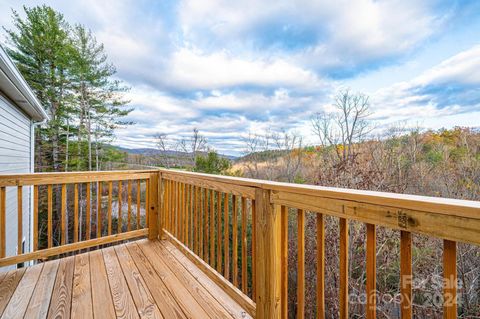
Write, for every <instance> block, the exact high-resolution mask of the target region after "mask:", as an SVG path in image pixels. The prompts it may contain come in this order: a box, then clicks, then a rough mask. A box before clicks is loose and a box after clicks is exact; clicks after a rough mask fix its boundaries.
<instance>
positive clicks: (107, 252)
mask: <svg viewBox="0 0 480 319" xmlns="http://www.w3.org/2000/svg"><path fill="white" fill-rule="evenodd" d="M102 251H103V259H104V261H105V268H106V269H107V276H108V281H109V283H110V290H111V292H112V297H113V304H114V306H115V312H116V314H117V318H139V316H138V312H137V308H136V306H135V303H134V302H133V298H132V295H131V294H130V290H129V289H128V285H127V281H126V280H125V277H123V273H122V268H121V267H120V263H119V261H118V258H117V254H116V253H115V250H114V248H113V247H108V248H105V249H103V250H102Z"/></svg>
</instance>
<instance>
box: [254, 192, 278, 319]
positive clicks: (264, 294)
mask: <svg viewBox="0 0 480 319" xmlns="http://www.w3.org/2000/svg"><path fill="white" fill-rule="evenodd" d="M270 197H271V193H270V191H266V190H261V189H257V190H256V193H255V203H256V205H257V206H256V207H257V213H256V219H255V223H256V234H257V235H256V243H255V244H256V254H257V255H256V260H255V262H256V267H257V276H256V287H257V298H256V316H257V317H258V318H280V317H281V313H282V311H281V305H280V301H281V280H282V276H281V271H282V269H281V244H280V242H281V212H280V206H278V205H275V206H273V205H272V204H271V202H270Z"/></svg>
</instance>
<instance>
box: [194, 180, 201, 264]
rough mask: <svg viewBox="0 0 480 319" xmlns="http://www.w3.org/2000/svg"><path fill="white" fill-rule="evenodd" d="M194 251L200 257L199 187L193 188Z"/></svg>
mask: <svg viewBox="0 0 480 319" xmlns="http://www.w3.org/2000/svg"><path fill="white" fill-rule="evenodd" d="M193 195H194V197H193V204H194V205H193V251H194V252H195V254H196V255H198V249H199V248H198V220H199V218H198V210H199V209H198V203H199V201H200V199H199V198H198V187H197V186H193Z"/></svg>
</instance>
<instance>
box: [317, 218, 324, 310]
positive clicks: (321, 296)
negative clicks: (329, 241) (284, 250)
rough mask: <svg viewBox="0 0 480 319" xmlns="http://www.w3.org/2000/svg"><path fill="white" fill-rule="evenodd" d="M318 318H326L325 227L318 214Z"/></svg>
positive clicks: (322, 219)
mask: <svg viewBox="0 0 480 319" xmlns="http://www.w3.org/2000/svg"><path fill="white" fill-rule="evenodd" d="M317 318H318V319H324V318H325V226H324V217H323V214H317Z"/></svg>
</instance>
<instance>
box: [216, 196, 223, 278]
mask: <svg viewBox="0 0 480 319" xmlns="http://www.w3.org/2000/svg"><path fill="white" fill-rule="evenodd" d="M221 234H222V193H220V192H217V271H218V272H219V273H222V244H221V243H222V235H221Z"/></svg>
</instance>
